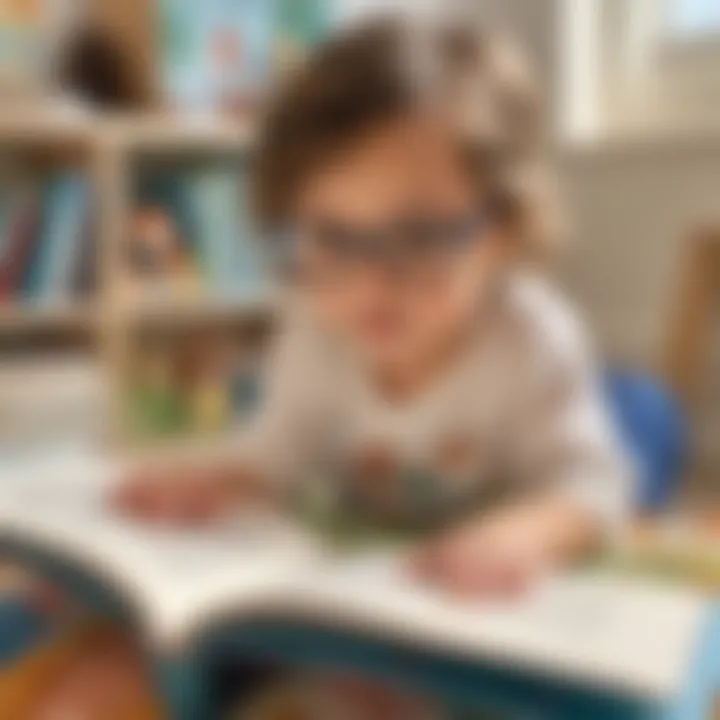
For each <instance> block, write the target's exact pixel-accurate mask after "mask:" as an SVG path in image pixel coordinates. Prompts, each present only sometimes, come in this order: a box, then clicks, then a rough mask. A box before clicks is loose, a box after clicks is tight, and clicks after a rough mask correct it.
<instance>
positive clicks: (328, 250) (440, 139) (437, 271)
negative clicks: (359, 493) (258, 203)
mask: <svg viewBox="0 0 720 720" xmlns="http://www.w3.org/2000/svg"><path fill="white" fill-rule="evenodd" d="M297 217H298V227H299V232H298V236H297V249H296V250H297V253H298V264H299V267H300V269H301V275H300V277H301V279H303V280H304V282H303V284H302V285H301V287H302V288H303V290H304V296H305V298H306V299H307V301H308V302H309V304H310V306H311V308H312V310H313V312H314V313H315V314H316V315H317V316H318V317H319V318H320V319H321V320H322V321H323V322H324V323H325V324H326V326H327V327H328V328H330V329H331V330H333V331H335V332H337V333H339V334H341V335H342V336H343V337H344V339H345V340H347V341H349V342H350V343H351V345H352V346H353V349H354V350H355V351H357V352H359V353H360V354H361V356H362V357H364V358H365V359H366V360H368V361H370V362H371V363H373V364H381V365H382V364H388V363H390V364H393V365H398V364H403V363H406V362H412V361H413V360H415V359H417V358H418V357H425V356H427V354H428V353H432V352H433V351H434V350H437V348H438V347H442V345H443V343H445V342H447V341H448V340H449V339H451V338H453V337H455V336H457V334H458V333H459V332H462V330H463V329H464V328H465V327H467V325H468V324H469V323H470V322H472V318H473V314H474V313H475V312H476V310H477V307H478V303H479V302H480V301H481V299H482V296H483V290H484V289H485V288H487V285H488V280H489V278H490V277H491V276H493V275H494V274H495V273H496V272H497V270H498V269H499V265H500V264H501V262H502V258H503V250H502V248H503V243H502V242H501V238H500V237H499V234H498V233H497V232H495V231H494V228H493V227H491V226H490V225H489V221H488V218H487V214H486V212H485V211H484V208H483V198H482V197H478V195H477V190H476V189H474V188H473V186H472V184H471V182H470V179H469V178H468V176H467V174H466V171H465V169H464V167H463V164H462V162H461V161H460V157H459V153H458V151H457V148H456V146H455V144H454V143H453V142H452V140H451V139H450V138H449V137H448V136H447V135H446V134H445V133H443V132H442V131H441V130H440V129H439V128H438V127H437V126H435V125H433V124H431V123H429V122H427V121H424V120H421V119H417V120H406V121H403V122H397V123H394V124H391V125H387V126H384V127H382V128H380V129H378V130H377V131H375V132H373V133H371V134H369V135H368V136H366V137H365V138H364V139H363V140H362V141H360V142H358V143H356V144H355V145H354V146H353V147H352V148H351V149H350V150H349V151H348V152H346V153H344V154H343V155H342V156H340V157H338V158H337V159H336V161H335V162H334V164H332V165H331V166H329V167H326V168H325V169H323V170H322V171H319V172H317V173H315V174H314V175H313V176H312V178H310V180H309V182H307V183H306V184H305V187H304V188H303V191H302V193H301V196H300V198H299V202H298V206H297Z"/></svg>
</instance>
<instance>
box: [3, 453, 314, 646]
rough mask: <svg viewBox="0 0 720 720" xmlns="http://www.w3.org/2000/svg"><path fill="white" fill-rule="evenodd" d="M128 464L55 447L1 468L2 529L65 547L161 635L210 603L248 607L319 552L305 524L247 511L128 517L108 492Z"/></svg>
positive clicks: (41, 544) (47, 546) (43, 545)
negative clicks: (190, 517)
mask: <svg viewBox="0 0 720 720" xmlns="http://www.w3.org/2000/svg"><path fill="white" fill-rule="evenodd" d="M121 473H122V469H121V468H120V467H119V466H118V465H114V464H112V463H109V462H107V461H105V460H102V459H99V458H94V459H93V458H90V457H79V456H70V457H56V458H54V459H53V461H52V462H48V461H41V462H40V461H39V462H37V463H27V462H24V463H23V464H21V465H18V466H16V467H5V468H3V470H2V472H0V531H1V532H2V533H8V534H9V536H10V537H11V538H12V539H13V540H15V541H18V542H20V543H21V544H25V545H27V546H28V547H30V548H34V549H37V550H38V551H40V552H41V553H43V554H46V555H50V556H51V557H52V556H53V555H57V556H58V558H59V559H60V558H62V559H63V560H65V561H69V562H70V563H71V564H76V565H77V566H78V567H79V568H82V569H84V570H86V571H88V572H89V573H90V575H97V577H98V579H99V580H101V581H103V582H104V583H106V584H108V583H109V584H110V585H111V586H112V587H114V588H116V589H117V591H118V594H119V595H120V596H122V597H124V598H126V599H127V600H129V601H130V603H131V604H132V605H134V606H136V607H138V608H139V612H140V615H141V617H140V618H139V619H140V620H141V621H143V622H144V623H145V624H146V626H147V627H148V631H149V632H150V633H151V634H152V635H153V636H157V638H158V639H160V638H164V637H165V636H168V635H175V634H178V633H180V631H181V630H184V628H182V627H181V626H182V625H184V624H186V623H188V622H190V621H191V620H195V619H197V616H198V614H200V613H201V612H202V609H203V608H204V607H205V606H213V605H217V604H220V603H224V604H226V605H227V603H228V602H230V601H232V602H233V604H234V605H235V606H236V607H237V608H238V611H241V610H242V605H243V602H245V601H247V602H251V601H253V599H254V598H255V596H256V595H257V594H258V593H261V594H262V593H265V592H267V591H268V590H269V589H270V588H271V587H273V586H274V584H275V582H274V581H275V579H276V578H278V579H280V578H281V579H282V580H283V581H285V580H287V578H288V577H289V571H290V570H291V569H293V568H296V567H297V566H298V564H302V562H303V561H309V560H310V557H311V555H312V546H311V543H310V542H309V541H308V540H307V538H304V537H303V536H302V535H301V534H300V533H298V532H297V529H296V528H294V527H292V526H291V525H289V524H288V523H287V522H285V521H283V520H282V519H281V518H279V517H276V516H272V515H270V514H268V513H260V512H259V511H258V512H257V513H254V514H253V513H249V512H248V513H243V514H242V515H238V516H237V517H235V518H228V519H227V520H224V521H223V522H221V523H218V524H216V525H213V526H211V527H208V528H203V529H196V530H191V531H190V530H180V529H175V528H169V527H161V526H151V525H148V524H146V523H142V522H136V521H133V520H132V519H129V518H126V517H123V516H122V515H121V514H119V513H117V512H115V511H114V510H113V508H112V506H111V503H110V502H109V499H110V492H111V490H112V488H113V487H114V486H115V484H116V482H117V480H118V476H119V475H120V474H121Z"/></svg>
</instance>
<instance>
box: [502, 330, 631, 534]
mask: <svg viewBox="0 0 720 720" xmlns="http://www.w3.org/2000/svg"><path fill="white" fill-rule="evenodd" d="M525 366H526V368H525V373H524V377H525V383H521V384H520V387H521V388H522V390H521V393H520V395H521V397H520V399H519V402H518V407H517V410H518V412H517V414H516V415H515V416H514V417H515V424H514V428H513V430H512V431H511V433H510V436H511V437H512V438H513V442H512V443H511V447H510V456H511V460H512V464H513V465H514V470H515V472H516V473H517V475H518V476H519V478H518V479H519V480H520V482H521V483H522V484H523V486H524V487H526V488H527V489H528V490H529V491H531V492H532V491H535V490H540V491H545V490H550V491H553V492H557V493H559V494H560V495H562V496H565V497H567V498H569V499H571V500H572V501H573V502H576V503H577V504H578V506H580V507H583V508H585V509H587V510H589V511H590V512H591V513H592V514H593V515H594V516H595V517H596V518H597V519H598V521H599V523H600V524H601V525H602V527H603V529H605V530H607V532H608V534H611V535H612V534H615V532H616V531H617V530H619V529H621V528H622V526H623V525H624V523H625V520H626V519H627V517H628V514H629V512H630V508H631V503H632V493H631V490H632V483H631V478H632V469H631V464H630V462H629V459H628V458H627V457H626V456H625V454H624V453H623V451H622V450H621V446H620V442H619V439H618V438H617V437H616V433H615V431H614V428H613V424H612V422H611V420H610V417H609V412H608V408H607V404H606V401H605V397H604V392H603V389H602V387H601V382H600V380H599V374H598V373H597V371H596V367H595V363H594V361H593V354H592V351H591V349H590V346H589V342H588V341H587V339H586V337H585V334H584V332H583V331H582V328H581V327H580V325H579V324H578V323H577V322H575V321H574V319H573V320H572V321H570V320H569V319H568V318H565V319H564V320H563V322H562V323H547V324H545V325H543V327H542V328H541V330H540V333H539V335H538V336H537V337H536V339H535V343H534V347H533V348H532V349H531V350H530V352H528V353H527V354H526V355H525Z"/></svg>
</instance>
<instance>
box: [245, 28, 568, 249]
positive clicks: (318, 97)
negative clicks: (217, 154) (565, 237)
mask: <svg viewBox="0 0 720 720" xmlns="http://www.w3.org/2000/svg"><path fill="white" fill-rule="evenodd" d="M421 108H431V109H432V110H433V111H434V112H436V113H438V114H440V115H441V116H442V117H443V119H444V120H445V121H446V122H447V123H448V125H449V127H450V128H451V129H452V130H453V132H454V133H455V135H456V137H457V141H458V149H459V150H461V151H462V153H463V157H464V158H465V159H467V160H468V162H469V164H470V165H469V166H470V169H471V171H472V173H473V178H474V179H475V181H476V182H477V186H478V190H479V191H480V190H482V191H483V194H484V196H486V197H487V196H488V195H489V198H490V199H491V201H492V208H493V209H494V211H495V213H496V217H497V219H498V221H500V222H503V223H506V224H511V225H512V228H513V230H514V231H515V235H516V236H517V237H519V238H521V239H522V241H523V242H524V243H525V246H526V248H529V249H531V250H533V251H536V250H538V249H540V250H545V249H547V247H548V246H549V245H551V244H554V242H555V240H556V239H557V237H558V234H559V224H558V222H557V220H558V218H559V214H558V213H557V211H556V210H557V203H556V199H555V197H554V193H553V188H552V183H551V182H550V173H549V169H548V165H547V163H546V161H545V153H544V152H543V142H542V138H543V135H544V133H543V128H542V122H541V118H542V112H541V102H540V98H539V95H538V93H537V91H536V87H535V84H534V82H533V81H532V78H531V74H530V73H529V72H528V70H527V66H526V64H525V63H524V62H523V58H522V56H521V55H520V54H519V53H518V52H517V50H516V48H515V47H514V46H513V45H512V44H511V43H508V42H507V41H505V40H503V39H502V38H499V37H497V36H495V35H493V34H490V33H485V32H483V31H482V30H481V29H478V28H477V27H476V26H474V25H473V24H468V23H464V22H461V21H455V22H452V21H449V22H443V23H432V24H430V23H425V24H420V23H413V22H411V21H410V20H408V19H405V18H390V17H386V18H382V19H378V20H375V21H373V22H370V23H368V24H365V25H362V26H359V27H356V28H353V29H351V30H347V31H345V32H343V33H341V34H339V35H337V36H335V37H334V38H332V39H330V40H329V41H328V42H327V43H326V44H324V45H322V46H321V47H319V48H318V49H317V51H316V52H315V53H314V54H312V55H311V57H310V58H309V59H308V61H307V63H306V64H305V65H304V66H302V67H301V68H300V69H298V70H297V71H296V73H295V74H294V75H292V76H291V77H289V78H288V79H287V81H286V82H285V83H283V84H282V85H281V86H280V87H279V88H278V90H277V93H276V95H275V96H274V98H272V99H271V101H270V103H269V105H268V108H267V112H266V116H265V118H264V122H263V124H262V127H261V133H260V138H259V143H258V146H257V150H256V153H255V157H254V174H253V175H254V182H253V201H254V203H253V204H254V209H255V214H256V219H257V221H258V224H259V227H260V230H261V231H264V232H273V231H276V230H279V229H282V228H284V227H285V226H286V225H287V224H288V223H290V222H291V221H292V211H293V205H294V201H295V199H296V197H297V194H298V189H299V188H300V187H302V184H303V182H305V180H306V179H307V178H308V176H309V175H311V174H312V173H313V172H315V171H316V170H317V169H318V168H319V167H321V166H322V165H323V164H324V163H326V162H328V160H330V159H332V157H333V156H334V155H335V154H336V153H337V152H339V151H342V150H343V149H345V148H346V147H347V146H348V145H350V144H352V143H353V142H354V141H356V140H358V139H359V138H361V137H362V136H363V135H364V134H366V133H367V132H369V131H371V130H372V129H374V128H376V127H378V126H381V125H383V124H385V123H389V122H392V121H394V120H397V119H400V118H403V117H405V116H407V115H410V114H412V113H413V112H416V111H418V110H420V109H421Z"/></svg>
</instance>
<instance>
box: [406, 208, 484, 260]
mask: <svg viewBox="0 0 720 720" xmlns="http://www.w3.org/2000/svg"><path fill="white" fill-rule="evenodd" d="M481 227H482V225H481V223H480V221H479V218H478V217H477V216H476V215H475V214H474V213H473V214H468V215H463V216H457V217H448V218H437V219H423V220H415V221H411V222H407V223H404V224H403V225H402V226H401V228H400V232H399V235H400V237H401V238H402V241H403V244H404V245H406V246H407V247H408V248H409V249H415V250H418V251H422V252H431V251H436V250H444V249H450V248H453V247H458V246H461V245H464V244H466V243H468V242H470V241H471V240H472V239H473V238H474V237H476V236H477V233H478V232H479V231H480V230H481Z"/></svg>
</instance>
